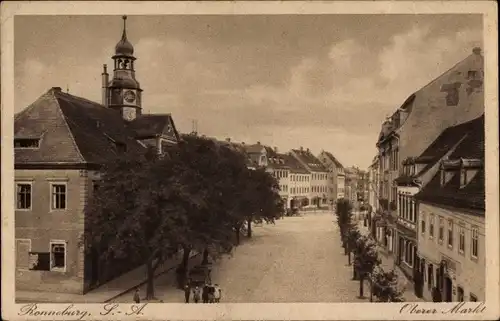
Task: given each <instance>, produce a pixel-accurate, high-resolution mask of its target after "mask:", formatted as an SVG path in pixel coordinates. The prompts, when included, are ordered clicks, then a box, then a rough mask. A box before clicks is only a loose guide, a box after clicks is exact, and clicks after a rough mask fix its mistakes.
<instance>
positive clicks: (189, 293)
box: [184, 283, 191, 303]
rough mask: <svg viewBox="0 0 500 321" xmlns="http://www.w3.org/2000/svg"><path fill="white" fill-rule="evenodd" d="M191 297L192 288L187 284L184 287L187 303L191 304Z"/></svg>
mask: <svg viewBox="0 0 500 321" xmlns="http://www.w3.org/2000/svg"><path fill="white" fill-rule="evenodd" d="M190 296H191V286H190V285H189V283H186V285H185V286H184V299H185V300H186V303H189V297H190Z"/></svg>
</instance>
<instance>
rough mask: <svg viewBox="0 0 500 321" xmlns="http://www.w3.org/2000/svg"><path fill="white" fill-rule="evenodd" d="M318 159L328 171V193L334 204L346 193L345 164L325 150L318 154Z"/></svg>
mask: <svg viewBox="0 0 500 321" xmlns="http://www.w3.org/2000/svg"><path fill="white" fill-rule="evenodd" d="M318 159H319V160H320V161H321V163H322V164H323V166H324V167H325V168H326V169H327V171H328V185H329V187H328V194H329V199H330V200H331V204H332V205H333V204H335V202H336V201H337V200H339V199H342V198H344V195H345V172H344V166H342V164H341V163H340V162H339V161H338V160H337V158H336V157H335V156H333V154H332V153H330V152H327V151H324V150H323V151H321V153H320V154H319V155H318Z"/></svg>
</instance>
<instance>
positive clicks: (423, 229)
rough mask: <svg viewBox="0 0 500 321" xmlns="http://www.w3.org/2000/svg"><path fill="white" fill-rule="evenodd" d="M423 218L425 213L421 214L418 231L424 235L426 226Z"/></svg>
mask: <svg viewBox="0 0 500 321" xmlns="http://www.w3.org/2000/svg"><path fill="white" fill-rule="evenodd" d="M425 219H426V217H425V215H424V214H422V219H421V220H420V233H421V234H423V235H425V228H426V226H425V225H426V224H425Z"/></svg>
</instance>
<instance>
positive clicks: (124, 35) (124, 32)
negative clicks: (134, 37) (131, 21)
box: [122, 16, 127, 39]
mask: <svg viewBox="0 0 500 321" xmlns="http://www.w3.org/2000/svg"><path fill="white" fill-rule="evenodd" d="M122 19H123V35H122V38H123V39H127V32H126V30H127V16H122Z"/></svg>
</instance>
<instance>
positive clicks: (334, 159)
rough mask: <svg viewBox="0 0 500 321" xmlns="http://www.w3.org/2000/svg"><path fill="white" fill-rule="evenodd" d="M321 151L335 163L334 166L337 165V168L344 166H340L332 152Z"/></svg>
mask: <svg viewBox="0 0 500 321" xmlns="http://www.w3.org/2000/svg"><path fill="white" fill-rule="evenodd" d="M323 153H324V154H325V155H326V156H327V157H328V158H329V159H330V160H331V161H332V162H333V163H334V164H335V166H337V167H338V168H344V166H342V164H341V163H340V162H339V161H338V159H337V158H335V156H333V154H332V153H330V152H327V151H323Z"/></svg>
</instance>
